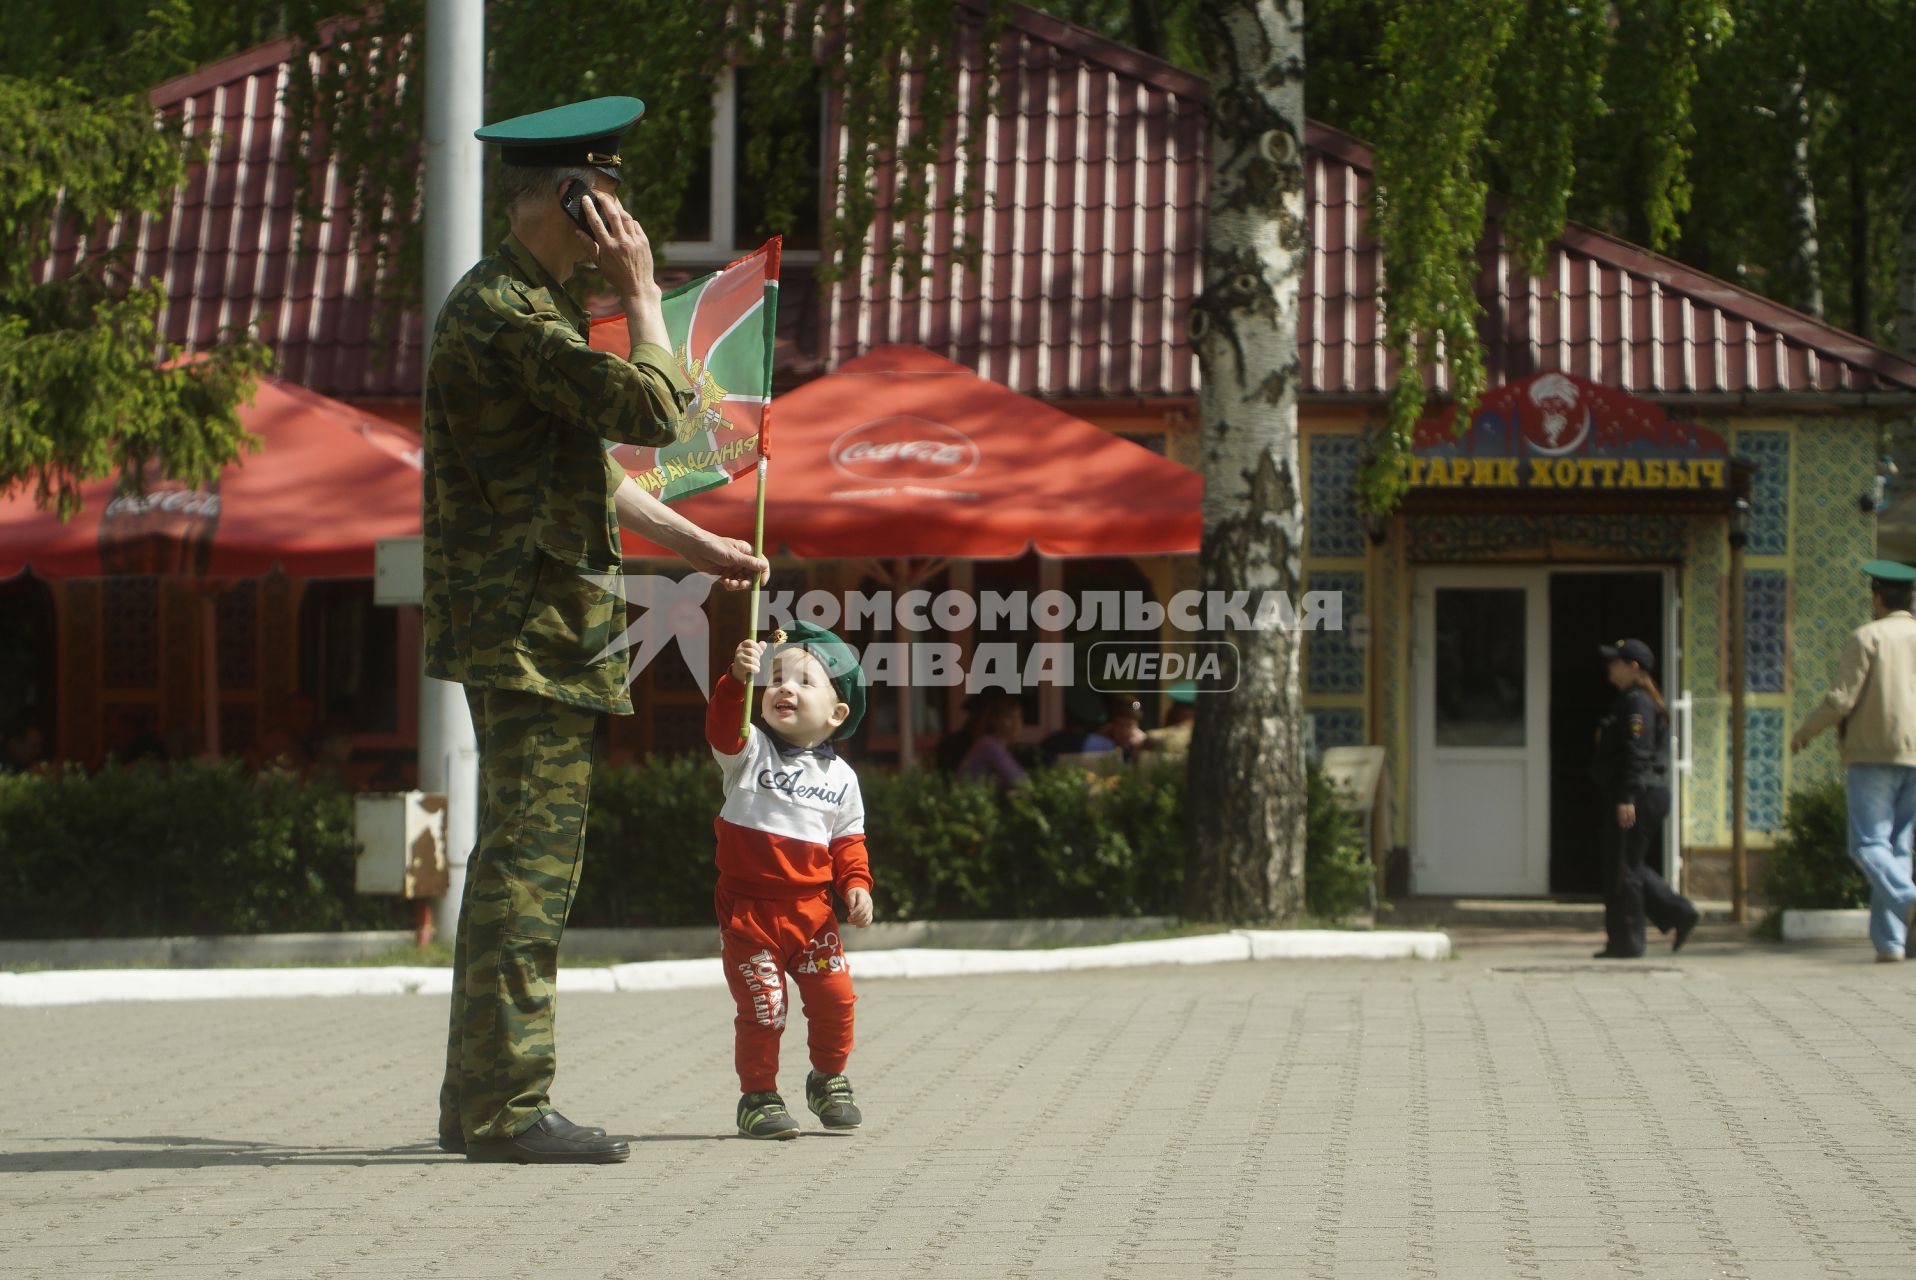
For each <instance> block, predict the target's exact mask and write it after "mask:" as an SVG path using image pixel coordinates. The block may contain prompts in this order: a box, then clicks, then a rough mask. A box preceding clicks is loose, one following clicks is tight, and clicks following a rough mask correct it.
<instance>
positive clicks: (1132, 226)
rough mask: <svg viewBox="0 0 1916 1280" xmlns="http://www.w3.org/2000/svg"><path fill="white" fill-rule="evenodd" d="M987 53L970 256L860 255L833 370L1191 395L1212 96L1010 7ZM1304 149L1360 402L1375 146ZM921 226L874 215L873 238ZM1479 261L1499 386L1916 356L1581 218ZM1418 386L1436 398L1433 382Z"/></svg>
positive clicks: (1322, 298) (1314, 227)
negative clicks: (1538, 276) (900, 261)
mask: <svg viewBox="0 0 1916 1280" xmlns="http://www.w3.org/2000/svg"><path fill="white" fill-rule="evenodd" d="M966 3H967V4H968V5H970V6H971V7H972V8H973V9H974V11H975V9H976V7H977V0H966ZM975 43H976V42H975V41H974V44H975ZM998 52H999V67H1000V76H999V84H998V94H999V99H998V104H997V110H996V113H995V116H994V119H993V120H992V122H991V124H990V132H989V135H988V138H987V141H986V150H985V156H984V164H985V167H986V173H985V175H984V180H983V182H982V183H980V184H978V185H980V186H981V187H982V188H983V190H984V192H985V194H984V196H983V199H982V201H981V202H980V207H979V208H978V209H977V210H975V211H973V212H971V213H970V214H969V215H968V217H967V220H966V225H965V228H964V229H965V231H966V232H967V233H968V234H969V235H970V236H971V237H973V238H974V239H975V240H977V241H979V242H980V243H981V244H982V246H983V250H984V252H983V255H982V257H981V258H980V259H979V260H978V263H977V266H976V267H975V268H974V267H972V266H970V265H967V264H966V263H963V262H961V261H959V260H958V259H957V258H956V257H955V256H953V255H951V254H944V255H941V256H939V257H937V258H936V259H935V260H934V270H933V272H932V274H931V275H930V276H929V277H928V278H927V279H925V280H924V281H923V282H922V283H921V284H920V285H919V287H917V288H916V289H914V290H912V291H910V292H906V291H904V290H901V288H900V287H899V281H898V280H897V279H896V278H895V277H894V278H892V279H875V278H874V276H875V275H876V258H875V257H874V256H873V255H870V254H868V255H867V256H866V258H865V259H864V270H862V271H861V272H859V273H857V278H855V279H853V280H851V281H848V282H846V283H843V284H841V285H839V286H838V288H837V290H836V293H835V296H834V299H833V305H832V306H831V309H830V311H829V318H828V324H829V333H828V342H827V348H828V350H829V351H830V353H831V357H832V360H833V361H834V362H835V363H836V362H842V361H844V360H847V359H850V358H852V357H854V356H856V355H858V354H860V353H861V352H863V351H866V350H869V349H871V348H872V347H874V346H880V345H883V344H886V343H892V342H915V343H920V344H923V345H925V346H927V347H930V348H932V349H933V350H936V351H939V352H941V353H943V354H945V355H948V356H950V357H951V358H952V359H954V360H957V361H959V362H960V363H963V364H967V365H970V366H971V367H973V368H975V369H978V370H979V371H980V372H981V373H983V374H985V375H986V376H987V377H990V378H993V379H995V380H997V381H999V382H1003V383H1005V384H1006V385H1008V386H1010V387H1012V388H1013V389H1014V390H1017V391H1021V392H1025V393H1026V394H1037V395H1047V396H1110V397H1129V396H1142V397H1151V396H1182V395H1189V394H1191V393H1192V391H1193V389H1194V388H1195V386H1196V381H1197V360H1196V356H1195V353H1194V352H1193V351H1192V350H1191V348H1190V346H1189V345H1188V344H1187V343H1186V341H1185V338H1184V333H1185V320H1186V317H1187V316H1188V314H1189V310H1190V303H1191V299H1192V297H1193V296H1194V295H1195V294H1196V293H1197V292H1198V291H1199V289H1200V287H1201V271H1202V244H1203V237H1204V207H1205V198H1206V175H1207V155H1206V153H1207V146H1208V141H1209V139H1208V136H1207V132H1206V123H1205V104H1206V103H1207V101H1208V99H1209V86H1208V85H1207V84H1206V83H1205V82H1204V81H1203V80H1201V79H1199V78H1198V77H1195V76H1192V75H1190V74H1188V73H1186V72H1183V71H1180V70H1178V69H1177V68H1175V67H1172V66H1170V65H1168V64H1166V63H1163V62H1159V61H1157V60H1155V59H1153V58H1150V57H1147V56H1145V55H1143V54H1140V53H1138V52H1137V51H1136V50H1132V49H1127V48H1125V47H1124V46H1122V45H1117V44H1114V43H1112V42H1111V41H1108V40H1105V39H1104V38H1102V37H1100V36H1098V35H1095V34H1094V33H1092V32H1089V31H1086V30H1085V29H1083V28H1081V27H1076V26H1073V25H1071V24H1069V23H1066V22H1063V21H1061V20H1059V19H1056V18H1052V17H1049V16H1047V15H1045V14H1041V13H1038V12H1036V11H1034V10H1031V9H1024V8H1016V9H1014V10H1013V11H1012V17H1011V19H1010V21H1009V22H1008V23H1007V25H1006V28H1005V30H1004V31H1003V33H1002V35H1001V37H1000V41H999V49H998ZM964 61H965V63H966V69H965V70H964V71H962V72H961V81H960V85H959V89H958V93H959V99H958V100H959V109H960V110H961V111H962V110H963V108H964V106H965V104H967V103H969V102H970V101H971V98H972V95H975V94H977V93H979V92H980V91H981V80H982V77H981V75H980V73H979V72H978V70H977V68H976V63H977V61H978V60H977V58H976V56H975V50H974V51H973V56H972V57H970V58H967V59H965V60H964ZM919 123H920V122H919V121H918V120H917V119H915V118H908V119H907V120H906V121H905V122H904V124H903V126H902V127H905V128H916V127H918V126H919ZM843 145H844V141H843V139H842V138H840V139H838V140H837V142H836V146H838V147H840V148H842V147H843ZM1305 149H1306V168H1305V182H1306V184H1307V205H1308V216H1309V219H1310V224H1311V250H1310V258H1309V261H1308V263H1307V264H1306V273H1305V279H1304V282H1303V316H1302V323H1301V325H1300V328H1299V342H1300V344H1301V346H1302V349H1303V351H1302V354H1303V360H1304V388H1305V393H1306V394H1307V395H1315V396H1319V397H1326V398H1351V399H1360V400H1372V401H1374V400H1376V399H1379V398H1381V397H1384V396H1386V395H1388V394H1389V391H1390V387H1391V383H1392V380H1393V377H1394V374H1395V371H1396V367H1397V362H1396V361H1395V360H1394V359H1392V358H1390V357H1389V356H1388V353H1387V352H1386V350H1385V347H1384V334H1383V323H1382V318H1381V314H1380V310H1379V299H1380V294H1381V282H1382V276H1383V266H1382V260H1381V254H1380V253H1379V251H1378V248H1377V246H1376V243H1375V242H1374V241H1373V240H1372V239H1371V238H1370V236H1369V234H1368V226H1367V224H1368V221H1369V213H1368V209H1367V204H1368V201H1369V197H1370V184H1371V170H1372V163H1371V155H1370V151H1369V149H1368V148H1367V147H1366V146H1364V144H1363V143H1361V142H1360V141H1358V140H1357V139H1356V138H1353V137H1351V136H1350V135H1348V134H1345V133H1342V132H1340V131H1338V130H1335V129H1332V128H1330V127H1328V126H1325V125H1322V124H1318V123H1316V122H1314V121H1313V122H1311V123H1310V125H1309V127H1308V130H1307V133H1306V137H1305ZM836 159H837V154H836V153H835V154H834V156H833V160H834V161H835V160H836ZM958 163H959V159H958V158H957V157H956V156H951V157H948V158H947V160H946V162H945V163H944V164H943V165H941V166H940V167H939V169H938V172H937V174H936V176H935V180H934V186H935V189H936V191H937V192H940V193H943V192H948V191H950V190H951V189H952V187H953V186H954V185H955V183H956V175H957V165H958ZM880 189H881V190H883V186H882V184H881V185H880ZM952 230H953V228H952V223H951V219H950V217H948V216H937V215H935V216H934V217H933V218H932V219H931V220H930V225H929V233H930V237H931V240H932V242H933V243H938V242H939V241H940V240H941V239H945V240H947V241H948V240H949V238H950V236H951V232H952ZM916 235H917V228H915V227H910V226H900V225H898V224H897V223H895V222H893V221H892V219H891V218H890V217H889V216H888V215H887V213H886V212H885V211H884V210H881V211H880V214H879V218H878V222H877V224H876V226H875V227H874V234H873V240H872V242H873V243H874V244H884V243H887V242H888V241H889V240H890V239H891V238H893V237H904V238H905V239H906V240H907V242H908V243H911V242H913V241H914V239H915V237H916ZM1480 258H1481V261H1482V263H1483V268H1484V270H1483V275H1482V277H1481V281H1480V286H1479V297H1480V299H1481V301H1482V302H1483V305H1484V308H1485V312H1486V315H1485V317H1484V324H1483V336H1484V342H1485V360H1486V363H1487V365H1488V373H1489V377H1490V382H1491V385H1496V384H1498V383H1502V382H1509V381H1515V380H1516V379H1518V378H1522V377H1526V376H1528V375H1530V374H1533V373H1537V372H1540V371H1543V370H1550V369H1556V370H1561V371H1564V372H1567V373H1574V374H1578V375H1581V376H1583V377H1587V378H1590V379H1591V380H1593V381H1596V382H1601V383H1604V384H1605V385H1608V386H1613V387H1617V388H1619V389H1621V390H1625V391H1631V392H1634V393H1636V394H1639V395H1663V396H1686V395H1724V394H1745V393H1747V394H1761V393H1770V392H1834V391H1842V392H1866V393H1891V394H1897V395H1907V394H1908V393H1910V392H1912V391H1916V364H1911V363H1910V362H1909V361H1906V360H1902V359H1899V358H1897V357H1896V356H1894V355H1892V354H1891V353H1889V352H1887V351H1885V350H1883V349H1882V348H1880V347H1876V346H1873V345H1871V344H1870V343H1867V342H1865V341H1863V340H1862V339H1860V338H1857V337H1855V336H1853V335H1851V334H1847V333H1844V332H1843V331H1842V330H1840V329H1837V328H1835V327H1834V326H1831V325H1827V324H1824V323H1822V322H1821V321H1818V320H1814V319H1812V318H1810V317H1808V316H1805V315H1801V314H1799V313H1797V312H1794V311H1791V310H1789V309H1788V308H1786V307H1783V306H1780V305H1778V304H1776V303H1774V302H1770V301H1769V300H1767V299H1765V298H1762V297H1759V296H1758V295H1756V294H1754V293H1751V292H1749V291H1748V290H1746V289H1742V288H1739V287H1737V286H1735V285H1732V284H1728V283H1726V282H1724V281H1721V280H1716V279H1714V278H1712V277H1709V276H1706V275H1704V274H1703V273H1701V272H1699V271H1695V270H1693V269H1691V268H1689V267H1685V266H1683V265H1681V264H1680V263H1677V262H1673V261H1671V260H1670V259H1668V258H1664V257H1661V256H1659V255H1657V254H1653V253H1650V252H1648V251H1646V250H1643V249H1640V248H1637V247H1636V246H1634V245H1630V244H1626V243H1625V242H1623V241H1620V240H1616V239H1614V238H1612V237H1610V236H1606V235H1604V234H1602V233H1600V232H1597V231H1593V230H1590V229H1589V228H1586V227H1579V226H1571V227H1570V228H1568V229H1566V231H1565V232H1564V234H1563V236H1562V237H1561V238H1560V239H1559V241H1558V242H1557V244H1556V245H1555V246H1553V249H1552V252H1551V257H1550V262H1549V265H1548V268H1547V269H1546V271H1545V275H1544V278H1543V280H1535V279H1530V278H1527V277H1525V276H1523V275H1521V274H1520V273H1519V272H1518V271H1517V270H1516V269H1515V268H1514V267H1513V266H1512V263H1511V258H1510V254H1509V252H1508V251H1507V249H1506V248H1505V246H1504V245H1503V242H1502V235H1501V229H1500V227H1498V226H1497V224H1496V223H1495V222H1494V221H1493V222H1492V225H1491V228H1490V230H1489V233H1488V234H1487V235H1486V237H1485V244H1484V248H1483V250H1482V253H1481V254H1480ZM1430 385H1431V387H1432V390H1433V391H1437V392H1442V391H1444V390H1445V389H1446V383H1445V380H1444V378H1443V377H1442V375H1441V371H1433V374H1432V376H1431V378H1430Z"/></svg>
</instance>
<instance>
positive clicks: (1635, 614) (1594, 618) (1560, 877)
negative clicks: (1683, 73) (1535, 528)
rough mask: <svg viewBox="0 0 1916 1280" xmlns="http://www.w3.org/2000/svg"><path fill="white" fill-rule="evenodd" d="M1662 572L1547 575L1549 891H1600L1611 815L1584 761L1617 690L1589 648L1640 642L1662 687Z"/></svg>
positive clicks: (1665, 653)
mask: <svg viewBox="0 0 1916 1280" xmlns="http://www.w3.org/2000/svg"><path fill="white" fill-rule="evenodd" d="M1665 576H1666V575H1665V573H1664V571H1663V570H1661V569H1639V570H1630V571H1619V570H1606V569H1588V570H1584V569H1571V570H1559V571H1557V572H1554V573H1552V574H1551V575H1550V892H1552V893H1557V894H1595V895H1599V896H1601V895H1602V893H1603V836H1604V832H1605V831H1606V830H1607V829H1608V827H1609V824H1610V822H1611V816H1610V815H1609V814H1607V813H1605V812H1604V810H1603V803H1602V800H1601V799H1600V797H1599V796H1598V795H1597V789H1596V787H1595V786H1594V785H1593V784H1592V783H1591V781H1590V762H1591V759H1592V757H1593V756H1594V755H1595V753H1596V726H1597V722H1598V720H1600V719H1601V718H1602V717H1604V716H1605V715H1608V714H1609V711H1610V706H1611V704H1612V703H1613V702H1614V701H1615V700H1616V696H1617V691H1616V689H1615V687H1614V686H1612V685H1611V683H1610V682H1609V680H1608V679H1606V678H1605V676H1604V664H1603V660H1602V659H1601V658H1599V657H1598V656H1597V646H1599V645H1605V644H1614V643H1615V642H1617V641H1618V640H1622V639H1624V638H1626V637H1630V638H1634V639H1638V640H1642V641H1643V642H1644V643H1646V644H1648V645H1649V646H1650V647H1651V649H1652V650H1654V651H1655V653H1656V656H1657V658H1658V667H1657V671H1656V679H1657V682H1658V684H1659V685H1660V686H1664V685H1665V682H1666V681H1667V680H1668V679H1669V677H1670V676H1671V675H1672V674H1674V670H1675V669H1674V667H1673V665H1672V663H1671V661H1670V659H1671V657H1672V654H1671V652H1670V649H1669V647H1668V645H1667V644H1666V642H1665V638H1664V615H1665V608H1664V591H1665ZM1677 688H1678V686H1674V685H1669V686H1666V687H1663V694H1664V697H1665V698H1671V697H1674V696H1675V694H1676V692H1677ZM1661 852H1662V851H1661V850H1659V851H1658V855H1659V856H1658V862H1659V864H1661V861H1662V858H1661ZM1659 869H1661V867H1660V865H1659Z"/></svg>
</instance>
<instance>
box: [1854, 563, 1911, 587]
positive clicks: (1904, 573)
mask: <svg viewBox="0 0 1916 1280" xmlns="http://www.w3.org/2000/svg"><path fill="white" fill-rule="evenodd" d="M1863 572H1864V573H1867V574H1868V575H1869V576H1870V577H1872V578H1874V579H1876V580H1877V581H1878V582H1916V569H1912V568H1910V567H1909V566H1908V565H1906V564H1898V563H1896V562H1895V561H1894V560H1865V561H1863Z"/></svg>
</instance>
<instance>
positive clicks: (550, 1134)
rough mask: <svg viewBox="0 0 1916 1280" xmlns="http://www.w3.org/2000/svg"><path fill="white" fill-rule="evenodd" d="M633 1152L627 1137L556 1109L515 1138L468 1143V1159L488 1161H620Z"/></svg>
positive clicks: (583, 1162) (531, 1162)
mask: <svg viewBox="0 0 1916 1280" xmlns="http://www.w3.org/2000/svg"><path fill="white" fill-rule="evenodd" d="M631 1155H632V1148H631V1147H629V1146H627V1145H626V1142H625V1139H624V1138H611V1137H607V1136H606V1133H605V1131H604V1130H603V1129H597V1128H586V1127H585V1126H583V1125H576V1124H573V1123H572V1122H571V1121H570V1120H568V1119H566V1118H565V1117H564V1116H562V1115H560V1114H559V1113H558V1112H556V1111H548V1112H546V1113H545V1114H544V1115H543V1116H540V1117H539V1122H538V1123H537V1124H535V1125H533V1126H532V1127H531V1128H530V1129H527V1130H526V1131H525V1132H523V1133H520V1134H516V1135H515V1136H513V1137H510V1138H496V1139H493V1140H491V1141H488V1142H468V1143H467V1144H466V1159H468V1160H471V1161H474V1162H478V1163H486V1164H617V1163H619V1162H620V1161H621V1160H626V1159H630V1158H631Z"/></svg>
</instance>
